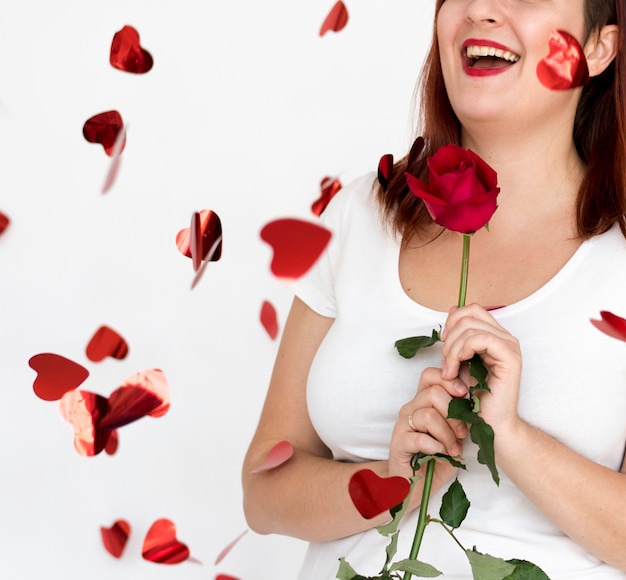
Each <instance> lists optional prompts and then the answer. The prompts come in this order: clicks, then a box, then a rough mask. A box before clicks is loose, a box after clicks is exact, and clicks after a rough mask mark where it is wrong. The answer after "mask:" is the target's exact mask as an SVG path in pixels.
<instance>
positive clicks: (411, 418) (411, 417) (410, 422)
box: [409, 413, 417, 431]
mask: <svg viewBox="0 0 626 580" xmlns="http://www.w3.org/2000/svg"><path fill="white" fill-rule="evenodd" d="M409 427H410V428H411V431H417V429H416V428H415V425H413V413H411V414H410V415H409Z"/></svg>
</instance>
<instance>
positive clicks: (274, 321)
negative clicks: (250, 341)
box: [261, 300, 278, 340]
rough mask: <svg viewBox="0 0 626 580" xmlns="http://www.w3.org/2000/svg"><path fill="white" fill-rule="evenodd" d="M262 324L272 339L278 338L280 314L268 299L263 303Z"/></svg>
mask: <svg viewBox="0 0 626 580" xmlns="http://www.w3.org/2000/svg"><path fill="white" fill-rule="evenodd" d="M261 324H262V325H263V328H265V331H266V332H267V334H269V336H270V338H271V339H272V340H276V337H277V336H278V315H277V314H276V308H274V305H273V304H271V303H270V302H268V301H267V300H264V301H263V304H262V305H261Z"/></svg>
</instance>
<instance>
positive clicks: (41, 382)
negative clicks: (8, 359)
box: [28, 352, 89, 401]
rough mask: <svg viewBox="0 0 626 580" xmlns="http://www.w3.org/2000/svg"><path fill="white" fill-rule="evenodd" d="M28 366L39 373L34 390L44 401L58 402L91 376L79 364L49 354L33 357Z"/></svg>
mask: <svg viewBox="0 0 626 580" xmlns="http://www.w3.org/2000/svg"><path fill="white" fill-rule="evenodd" d="M28 366H30V368H31V369H33V370H34V371H35V372H36V373H37V377H36V378H35V382H34V383H33V390H34V391H35V394H36V395H37V396H38V397H39V398H40V399H43V400H44V401H58V400H59V399H60V398H61V397H63V395H65V393H67V392H68V391H73V390H74V389H75V388H76V387H78V386H79V385H81V384H82V383H83V382H84V381H85V379H87V377H88V376H89V371H88V370H87V369H86V368H84V367H82V366H81V365H79V364H78V363H75V362H74V361H71V360H69V359H67V358H65V357H63V356H61V355H58V354H52V353H49V352H46V353H42V354H36V355H35V356H32V357H31V358H30V360H29V361H28Z"/></svg>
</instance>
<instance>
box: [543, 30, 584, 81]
mask: <svg viewBox="0 0 626 580" xmlns="http://www.w3.org/2000/svg"><path fill="white" fill-rule="evenodd" d="M548 42H549V45H550V54H548V56H546V57H545V58H543V59H542V60H541V61H540V62H539V64H538V65H537V76H538V77H539V81H540V82H541V84H542V85H543V86H545V87H546V88H548V89H551V90H553V91H566V90H569V89H575V88H577V87H582V86H583V85H585V84H586V83H587V81H588V80H589V68H588V66H587V59H586V57H585V53H584V51H583V47H582V46H581V45H580V43H579V42H578V40H577V39H576V38H575V37H574V36H572V35H571V34H570V33H569V32H565V31H563V30H555V31H553V32H552V33H551V34H550V38H549V40H548Z"/></svg>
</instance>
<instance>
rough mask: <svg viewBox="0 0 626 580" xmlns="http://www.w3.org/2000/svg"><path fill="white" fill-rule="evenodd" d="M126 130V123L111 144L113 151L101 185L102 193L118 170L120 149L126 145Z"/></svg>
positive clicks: (111, 182) (105, 190)
mask: <svg viewBox="0 0 626 580" xmlns="http://www.w3.org/2000/svg"><path fill="white" fill-rule="evenodd" d="M127 131H128V125H126V126H123V127H122V128H121V129H120V132H119V133H118V134H117V137H116V139H115V143H114V144H113V153H112V154H111V165H109V170H108V171H107V174H106V177H105V179H104V185H103V186H102V193H107V192H108V191H109V190H110V189H111V188H112V187H113V184H114V183H115V180H116V179H117V174H118V173H119V171H120V165H121V164H122V157H121V156H122V151H123V150H124V145H126V132H127Z"/></svg>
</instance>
